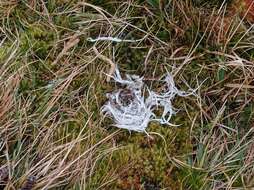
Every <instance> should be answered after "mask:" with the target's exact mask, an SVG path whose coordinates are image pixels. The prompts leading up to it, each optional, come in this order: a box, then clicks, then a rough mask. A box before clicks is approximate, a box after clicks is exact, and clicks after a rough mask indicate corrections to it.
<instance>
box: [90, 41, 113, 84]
mask: <svg viewBox="0 0 254 190" xmlns="http://www.w3.org/2000/svg"><path fill="white" fill-rule="evenodd" d="M93 51H94V53H95V54H96V56H97V57H98V58H99V59H101V60H102V61H105V62H106V63H108V64H109V65H110V69H109V71H108V74H107V82H109V81H110V79H111V78H112V76H113V74H114V73H115V70H116V64H115V63H114V62H113V61H112V60H111V59H109V58H107V57H106V56H104V55H102V54H101V53H99V51H98V50H97V48H96V47H95V46H93Z"/></svg>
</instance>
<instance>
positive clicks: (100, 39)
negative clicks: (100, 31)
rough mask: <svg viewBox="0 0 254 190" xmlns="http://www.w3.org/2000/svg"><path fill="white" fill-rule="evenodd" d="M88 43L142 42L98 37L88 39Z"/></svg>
mask: <svg viewBox="0 0 254 190" xmlns="http://www.w3.org/2000/svg"><path fill="white" fill-rule="evenodd" d="M87 41H89V42H97V41H111V42H139V41H141V39H140V40H123V39H120V38H116V37H98V38H95V39H94V38H91V37H89V38H87Z"/></svg>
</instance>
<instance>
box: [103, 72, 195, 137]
mask: <svg viewBox="0 0 254 190" xmlns="http://www.w3.org/2000/svg"><path fill="white" fill-rule="evenodd" d="M113 78H114V80H115V81H116V82H117V83H119V84H120V85H122V86H124V87H123V88H120V89H117V90H116V91H114V92H112V93H108V94H107V98H108V101H107V102H106V104H105V105H103V107H102V108H101V111H102V113H103V114H104V116H106V117H110V118H112V119H113V120H114V122H115V124H114V125H115V126H116V127H118V128H123V129H128V130H130V131H137V132H145V133H146V128H147V126H148V124H149V123H150V122H151V121H158V122H159V123H161V124H166V125H169V126H175V125H173V124H171V123H170V119H171V117H172V115H174V114H176V109H174V108H173V106H172V100H173V99H174V98H175V96H176V95H178V96H188V95H190V94H191V93H187V92H184V91H181V90H178V89H177V88H176V86H175V83H174V80H173V77H172V76H171V75H170V74H169V73H167V74H166V76H165V77H164V78H163V79H162V80H161V81H160V82H162V83H163V84H164V92H161V93H157V92H155V91H153V90H151V89H149V88H148V86H147V85H145V83H144V82H143V77H140V76H137V75H128V74H127V75H126V79H123V78H122V77H121V75H120V72H119V70H118V69H117V68H116V72H115V74H114V77H113ZM158 109H162V113H161V114H157V113H155V111H156V110H158Z"/></svg>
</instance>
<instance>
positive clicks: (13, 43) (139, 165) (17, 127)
mask: <svg viewBox="0 0 254 190" xmlns="http://www.w3.org/2000/svg"><path fill="white" fill-rule="evenodd" d="M227 3H228V4H227ZM227 3H225V4H224V5H223V6H222V7H220V6H221V4H222V2H221V1H213V2H210V3H207V1H206V2H204V1H184V0H181V1H174V0H173V1H157V0H147V1H138V0H137V1H136V0H135V1H126V2H125V1H112V2H111V1H104V0H101V1H87V3H84V2H82V1H79V0H72V1H66V0H49V1H40V0H30V1H15V0H13V1H1V2H0V16H1V17H0V20H1V25H0V125H1V126H0V130H1V131H0V136H1V139H0V164H1V165H0V168H1V167H2V168H4V167H6V168H8V171H9V172H8V174H7V176H8V177H6V178H5V179H1V172H2V173H3V171H4V170H0V181H1V180H2V181H3V185H2V187H3V188H5V189H18V188H20V187H21V186H23V187H24V184H25V181H26V180H27V178H28V177H29V176H36V178H37V180H36V181H34V182H33V186H34V189H126V190H129V189H133V190H134V189H144V190H155V189H223V188H229V189H231V188H243V187H245V188H251V187H253V185H254V182H253V176H254V175H253V166H254V165H253V162H254V159H253V151H252V147H253V142H252V141H253V134H252V128H253V113H254V103H253V93H254V91H253V85H254V84H253V78H254V74H253V73H254V66H253V61H254V49H253V29H251V28H250V27H251V25H250V23H248V21H246V20H241V18H240V17H239V15H238V14H237V13H234V14H235V16H234V17H232V16H228V15H231V14H232V12H231V4H230V3H231V2H227ZM75 34H77V35H78V39H79V42H78V43H77V44H75V45H74V46H73V47H71V48H70V49H68V51H67V52H65V53H64V55H62V56H61V57H60V58H59V60H58V61H57V62H55V60H56V58H57V56H58V55H59V54H61V51H62V50H63V49H64V47H65V46H66V44H67V43H68V41H69V40H70V39H71V37H72V36H74V35H75ZM97 36H119V37H120V38H125V39H143V40H142V41H141V42H138V43H124V42H123V43H111V42H98V43H96V44H94V43H91V42H89V41H87V40H86V39H87V38H88V37H97ZM93 45H96V47H97V49H98V50H99V51H100V52H101V53H102V54H103V55H105V56H107V57H109V58H110V59H112V60H115V62H116V63H117V64H118V65H119V68H120V70H121V72H122V73H129V74H138V75H143V76H144V77H145V78H147V79H149V80H147V84H148V85H152V86H153V87H155V88H156V85H157V84H156V79H157V78H158V77H160V76H161V75H162V74H163V73H165V72H166V71H169V72H172V73H173V74H174V75H175V76H174V77H175V78H174V79H175V81H176V85H177V86H178V88H180V89H183V90H187V89H188V88H189V87H188V86H187V84H188V85H189V86H190V87H192V88H194V89H197V91H196V95H195V96H194V95H193V96H188V97H185V98H181V97H178V98H176V99H175V101H174V106H175V107H176V108H177V109H179V111H178V113H177V114H176V116H174V117H173V119H172V123H174V124H179V125H180V126H179V127H168V126H162V125H160V124H158V123H156V122H152V123H151V124H150V125H149V128H148V133H150V135H151V137H148V136H146V135H145V134H142V133H133V132H129V131H126V130H119V129H117V128H115V127H112V121H111V120H110V119H107V118H103V116H102V115H101V114H100V108H101V106H102V105H103V104H104V103H105V101H106V93H108V92H111V91H112V90H114V89H116V87H117V86H116V84H115V83H114V82H109V83H108V82H106V80H105V78H106V77H105V73H107V71H108V68H109V65H107V63H106V62H103V61H101V60H98V59H97V58H96V55H95V53H94V52H93V50H92V46H93ZM112 52H114V54H113V53H112ZM2 175H3V174H2Z"/></svg>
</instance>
